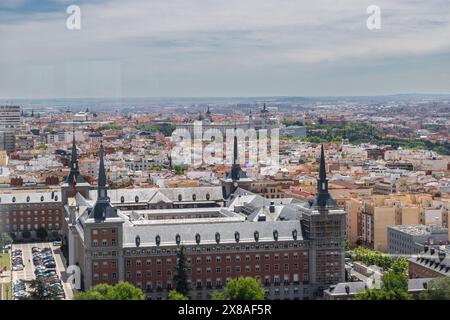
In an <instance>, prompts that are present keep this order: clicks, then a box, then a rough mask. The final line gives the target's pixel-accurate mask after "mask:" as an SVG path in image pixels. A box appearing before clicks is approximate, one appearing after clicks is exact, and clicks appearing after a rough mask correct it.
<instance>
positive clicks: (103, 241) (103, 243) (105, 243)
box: [102, 239, 108, 247]
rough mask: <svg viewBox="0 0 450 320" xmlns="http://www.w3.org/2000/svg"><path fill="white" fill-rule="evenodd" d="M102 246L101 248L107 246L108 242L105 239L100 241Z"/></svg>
mask: <svg viewBox="0 0 450 320" xmlns="http://www.w3.org/2000/svg"><path fill="white" fill-rule="evenodd" d="M102 246H103V247H106V246H108V241H107V240H106V239H103V240H102Z"/></svg>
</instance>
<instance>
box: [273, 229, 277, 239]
mask: <svg viewBox="0 0 450 320" xmlns="http://www.w3.org/2000/svg"><path fill="white" fill-rule="evenodd" d="M273 239H274V240H275V241H278V231H277V230H274V231H273Z"/></svg>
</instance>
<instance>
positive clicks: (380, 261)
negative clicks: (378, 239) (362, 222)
mask: <svg viewBox="0 0 450 320" xmlns="http://www.w3.org/2000/svg"><path fill="white" fill-rule="evenodd" d="M348 255H349V256H350V257H351V258H352V260H353V261H362V262H364V263H365V264H366V265H368V266H370V265H376V266H378V267H380V268H383V270H388V269H389V268H391V266H392V264H393V262H394V259H393V258H392V257H391V256H389V255H387V254H384V253H382V252H379V251H376V250H371V249H368V248H365V247H357V248H355V249H354V250H350V251H348Z"/></svg>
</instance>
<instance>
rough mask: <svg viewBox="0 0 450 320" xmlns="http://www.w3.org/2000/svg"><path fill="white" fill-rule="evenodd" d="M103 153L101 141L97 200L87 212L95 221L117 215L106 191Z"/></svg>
mask: <svg viewBox="0 0 450 320" xmlns="http://www.w3.org/2000/svg"><path fill="white" fill-rule="evenodd" d="M103 153H104V152H103V142H102V143H101V144H100V152H99V158H100V166H99V169H98V186H97V201H96V202H95V204H94V207H93V208H92V210H91V211H90V213H89V217H90V218H93V219H94V220H95V221H97V222H101V221H104V220H105V219H107V218H114V217H117V209H116V208H114V207H112V206H111V203H110V202H109V198H108V196H107V193H106V171H105V160H104V155H103Z"/></svg>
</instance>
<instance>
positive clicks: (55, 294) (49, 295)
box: [23, 279, 61, 300]
mask: <svg viewBox="0 0 450 320" xmlns="http://www.w3.org/2000/svg"><path fill="white" fill-rule="evenodd" d="M24 282H25V283H27V284H28V287H29V289H30V295H29V296H28V297H25V298H23V299H24V300H60V299H61V298H60V294H61V292H59V291H58V289H57V288H56V287H55V286H51V285H50V283H49V282H48V280H46V279H35V280H28V281H24Z"/></svg>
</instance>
